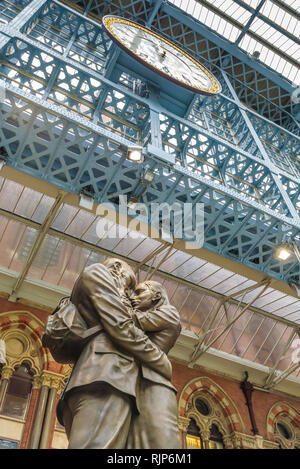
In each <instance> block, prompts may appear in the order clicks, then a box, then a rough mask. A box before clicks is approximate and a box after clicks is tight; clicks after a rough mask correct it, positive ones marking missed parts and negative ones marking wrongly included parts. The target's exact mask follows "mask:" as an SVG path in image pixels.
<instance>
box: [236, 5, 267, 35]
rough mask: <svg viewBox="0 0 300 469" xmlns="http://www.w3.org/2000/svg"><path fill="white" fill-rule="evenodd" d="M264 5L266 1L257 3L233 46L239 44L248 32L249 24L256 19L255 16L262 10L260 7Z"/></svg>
mask: <svg viewBox="0 0 300 469" xmlns="http://www.w3.org/2000/svg"><path fill="white" fill-rule="evenodd" d="M265 3H266V0H261V1H260V2H259V4H258V5H257V7H256V8H255V10H254V11H253V13H252V15H251V16H250V18H249V20H248V21H247V23H246V24H245V26H244V27H243V29H242V31H241V33H240V34H239V36H238V38H237V39H236V41H235V44H239V43H240V42H241V40H242V39H243V37H244V36H245V34H246V33H247V31H248V30H249V28H250V26H251V24H252V23H253V21H254V20H255V18H256V17H257V15H258V13H259V11H260V10H261V9H262V7H263V6H264V4H265Z"/></svg>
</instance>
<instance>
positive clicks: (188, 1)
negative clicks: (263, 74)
mask: <svg viewBox="0 0 300 469" xmlns="http://www.w3.org/2000/svg"><path fill="white" fill-rule="evenodd" d="M170 2H171V3H173V4H174V5H175V6H177V7H179V8H181V9H182V10H184V11H185V12H187V13H189V14H190V15H191V16H193V17H194V18H196V19H197V20H199V21H200V22H201V23H203V24H205V26H207V27H209V28H210V29H212V30H214V31H216V32H217V33H218V34H220V35H221V36H223V37H225V38H226V39H228V40H229V41H231V42H233V43H235V42H236V43H237V45H238V46H239V47H240V48H242V49H244V50H245V51H246V52H247V53H248V54H250V55H252V54H253V52H256V53H257V52H259V57H258V60H260V61H261V62H263V63H265V64H266V65H268V66H269V67H271V68H273V69H274V70H275V71H277V72H278V73H280V74H281V75H283V76H284V77H285V78H288V79H289V80H290V81H292V82H293V83H295V84H296V85H299V82H300V42H299V37H300V21H299V20H298V18H297V11H299V9H300V8H299V2H298V1H297V0H295V1H294V0H287V1H285V2H282V0H273V1H271V0H266V1H265V3H264V4H263V5H262V6H261V8H260V9H259V10H258V11H256V8H257V7H258V5H259V4H260V0H235V1H234V0H199V1H196V0H170ZM278 4H279V5H280V4H282V5H286V6H287V8H288V10H289V11H290V12H291V13H289V12H288V11H286V9H284V8H283V7H280V6H279V5H278ZM270 22H271V24H270ZM272 24H273V25H274V26H272ZM244 28H245V29H244ZM241 33H243V34H242V35H241ZM240 35H241V36H240Z"/></svg>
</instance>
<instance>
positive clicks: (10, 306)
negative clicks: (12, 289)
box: [0, 298, 49, 322]
mask: <svg viewBox="0 0 300 469" xmlns="http://www.w3.org/2000/svg"><path fill="white" fill-rule="evenodd" d="M7 311H28V312H30V313H32V314H34V315H35V316H36V317H37V318H38V319H40V320H41V321H43V322H46V319H47V317H48V315H49V312H47V311H43V310H42V309H38V308H33V307H31V306H27V305H24V304H22V303H13V302H12V301H8V300H6V299H5V298H0V314H1V313H5V312H7Z"/></svg>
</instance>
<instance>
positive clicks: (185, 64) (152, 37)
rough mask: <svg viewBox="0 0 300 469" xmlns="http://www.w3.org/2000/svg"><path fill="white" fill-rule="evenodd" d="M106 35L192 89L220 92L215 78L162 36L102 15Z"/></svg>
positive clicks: (153, 66) (123, 20) (144, 61)
mask: <svg viewBox="0 0 300 469" xmlns="http://www.w3.org/2000/svg"><path fill="white" fill-rule="evenodd" d="M102 23H103V26H104V29H105V31H106V33H107V34H108V36H109V37H110V38H111V39H112V40H113V41H114V42H116V43H117V44H118V45H119V46H120V47H121V48H122V49H123V50H125V52H127V53H128V54H130V55H131V56H132V57H133V58H134V59H136V60H138V61H139V62H140V63H142V64H143V65H144V66H145V67H147V68H149V69H151V70H152V71H154V72H156V73H159V75H161V76H162V77H164V78H166V79H168V80H171V81H172V82H173V83H176V84H177V85H179V86H182V87H184V88H187V89H188V90H191V91H193V92H194V93H199V94H205V95H215V94H217V93H220V91H221V85H220V83H219V82H218V80H217V79H216V78H215V77H214V76H213V74H212V73H210V71H209V70H207V69H206V68H205V67H204V66H203V65H202V64H201V63H200V62H198V60H196V59H194V58H193V57H192V56H191V55H190V54H188V53H187V52H185V51H184V50H183V49H181V48H180V47H178V46H177V45H175V44H172V43H171V42H169V41H168V40H167V39H165V38H164V37H162V36H160V35H159V34H156V33H155V32H153V31H151V30H150V29H147V28H145V27H143V26H141V25H139V24H137V23H134V22H133V21H129V20H127V19H125V18H120V17H118V16H112V15H108V16H104V17H103V19H102Z"/></svg>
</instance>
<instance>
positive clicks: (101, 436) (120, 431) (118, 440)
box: [63, 383, 132, 449]
mask: <svg viewBox="0 0 300 469" xmlns="http://www.w3.org/2000/svg"><path fill="white" fill-rule="evenodd" d="M65 404H66V405H65V406H64V409H63V422H64V425H65V429H66V433H67V437H68V440H69V446H68V448H69V449H123V448H125V446H126V440H127V436H128V431H129V427H130V420H131V414H132V401H131V398H130V397H129V396H128V395H127V394H123V393H122V392H120V391H118V390H116V389H114V388H113V387H112V386H110V385H109V384H106V383H103V384H102V383H101V384H97V386H94V387H93V388H82V389H80V390H79V389H78V390H73V391H71V392H70V394H68V395H67V396H66V398H65Z"/></svg>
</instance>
